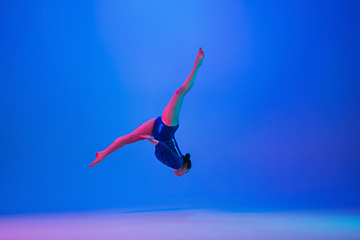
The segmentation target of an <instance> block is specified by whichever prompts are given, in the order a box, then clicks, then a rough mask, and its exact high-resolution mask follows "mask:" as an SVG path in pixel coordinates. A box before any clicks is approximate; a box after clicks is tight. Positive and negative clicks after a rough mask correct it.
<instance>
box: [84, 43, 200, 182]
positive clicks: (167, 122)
mask: <svg viewBox="0 0 360 240" xmlns="http://www.w3.org/2000/svg"><path fill="white" fill-rule="evenodd" d="M203 59H204V52H203V51H202V49H201V48H200V49H199V52H198V55H197V57H196V60H195V64H194V67H193V69H192V70H191V72H190V74H189V76H188V77H187V78H186V80H185V82H184V83H183V84H182V85H181V87H180V88H179V89H178V90H176V92H175V93H174V95H173V96H172V97H171V99H170V102H169V103H168V104H167V106H166V107H165V109H164V111H163V113H162V116H160V117H155V118H153V119H150V120H148V121H147V122H145V123H143V124H141V125H140V126H139V127H137V128H136V129H135V130H134V131H133V132H131V133H129V134H127V135H124V136H121V137H119V138H118V139H116V140H115V141H114V142H113V143H112V144H111V145H110V146H109V147H108V148H106V149H105V150H104V151H101V152H97V153H96V159H95V160H94V161H93V162H92V163H91V164H90V166H89V167H92V166H94V165H96V164H98V163H100V162H101V161H102V160H104V158H105V157H106V156H108V155H109V154H110V153H112V152H115V151H116V150H118V149H120V148H122V147H123V146H125V145H126V144H130V143H134V142H137V141H141V140H144V139H147V140H149V141H150V142H152V143H153V144H154V145H155V156H156V158H157V159H158V160H159V161H161V162H162V163H163V164H165V165H166V166H168V167H171V168H172V169H173V170H174V172H175V175H176V176H179V177H181V176H183V175H184V174H185V173H187V172H188V171H189V170H190V168H191V161H190V154H186V155H185V156H184V155H182V154H181V152H180V149H179V147H178V145H177V142H176V140H175V136H174V134H175V132H176V130H177V129H178V128H179V112H180V109H181V105H182V103H183V100H184V97H185V95H186V93H187V92H188V91H189V90H190V89H191V88H192V86H193V85H194V82H195V77H196V73H197V70H198V69H199V67H200V66H201V64H202V61H203Z"/></svg>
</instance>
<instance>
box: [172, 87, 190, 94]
mask: <svg viewBox="0 0 360 240" xmlns="http://www.w3.org/2000/svg"><path fill="white" fill-rule="evenodd" d="M189 90H190V89H189V88H188V87H184V86H181V87H180V88H179V89H178V90H176V92H175V94H178V95H180V96H181V95H185V94H186V93H187V92H188V91H189Z"/></svg>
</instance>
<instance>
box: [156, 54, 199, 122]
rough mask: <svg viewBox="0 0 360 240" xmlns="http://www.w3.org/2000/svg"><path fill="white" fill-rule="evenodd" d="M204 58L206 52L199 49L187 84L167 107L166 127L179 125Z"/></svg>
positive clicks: (184, 84) (164, 114) (165, 110)
mask: <svg viewBox="0 0 360 240" xmlns="http://www.w3.org/2000/svg"><path fill="white" fill-rule="evenodd" d="M203 58H204V52H203V51H202V49H201V48H200V49H199V52H198V55H197V57H196V60H195V64H194V67H193V69H192V70H191V72H190V74H189V76H188V77H187V78H186V80H185V82H184V83H183V84H182V85H181V87H180V88H179V89H178V90H176V92H175V93H174V95H173V96H172V97H171V99H170V102H169V103H168V104H167V105H166V107H165V109H164V111H163V114H162V121H163V122H164V124H165V125H168V126H176V125H178V124H179V113H180V109H181V106H182V103H183V101H184V97H185V95H186V93H187V92H188V91H190V89H191V88H192V86H193V85H194V82H195V78H196V73H197V70H198V69H199V67H200V66H201V64H202V60H203Z"/></svg>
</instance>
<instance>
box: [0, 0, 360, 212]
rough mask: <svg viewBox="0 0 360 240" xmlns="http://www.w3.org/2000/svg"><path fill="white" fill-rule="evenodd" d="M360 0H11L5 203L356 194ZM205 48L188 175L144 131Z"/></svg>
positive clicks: (164, 202)
mask: <svg viewBox="0 0 360 240" xmlns="http://www.w3.org/2000/svg"><path fill="white" fill-rule="evenodd" d="M359 13H360V2H359V1H320V0H319V1H303V0H301V1H180V2H173V1H115V0H113V1H70V0H69V1H6V0H4V1H0V79H1V85H0V89H1V95H0V112H1V118H0V130H1V135H0V137H1V138H0V152H1V155H0V195H1V197H0V203H1V204H0V214H16V213H29V212H55V211H86V210H97V209H164V208H183V207H185V208H208V207H227V208H229V207H231V208H240V209H243V210H246V209H255V210H259V209H314V208H315V209H316V208H321V209H323V208H337V209H338V208H358V207H360V194H359V193H360V185H359V183H360V174H359V170H360V164H359V160H360V150H359V149H360V148H359V143H360V141H359V140H360V137H359V136H360V125H359V122H360V111H359V109H360V108H359V106H360V97H359V89H360V88H359V87H360V84H359V79H360V68H359V63H360V44H359V43H360V31H359V29H360V28H359V23H360V14H359ZM199 47H202V48H203V50H204V52H205V59H204V62H203V66H202V67H201V68H200V69H199V71H198V75H197V79H196V82H195V85H194V87H193V89H192V90H191V91H190V92H189V93H188V95H187V96H186V98H185V101H184V104H183V108H182V111H181V114H180V128H179V130H178V132H177V133H176V138H177V141H178V143H179V146H180V148H181V150H182V152H183V153H186V152H189V153H191V156H192V157H191V158H192V162H193V169H192V170H191V171H190V172H189V173H188V174H186V175H185V176H184V177H181V178H178V177H176V176H175V175H174V173H173V171H172V170H171V169H169V168H167V167H166V166H164V165H162V164H161V163H160V162H159V161H157V160H156V158H155V156H154V146H153V145H152V144H151V143H149V142H147V141H142V142H139V143H136V144H133V145H128V146H126V147H124V148H123V149H121V150H119V151H117V152H115V153H113V154H111V155H110V156H109V157H108V158H106V159H105V160H104V161H103V162H102V163H100V164H99V165H97V166H95V167H94V168H88V165H89V164H90V163H91V162H92V161H93V160H94V159H95V153H96V152H97V151H100V150H103V149H104V148H106V147H107V146H108V145H109V144H111V143H112V142H113V141H114V140H115V139H116V138H117V137H119V136H120V135H123V134H126V133H128V132H130V131H132V130H133V129H134V128H136V127H137V126H138V125H139V124H141V123H143V122H145V121H146V120H148V119H150V118H152V117H155V116H158V115H160V114H161V113H162V110H163V108H164V107H165V105H166V104H167V102H168V101H169V99H170V97H171V95H172V94H173V92H174V91H175V90H176V89H177V88H178V87H179V86H180V85H181V84H182V82H183V81H184V80H185V78H186V77H187V75H188V73H189V72H190V70H191V68H192V66H193V63H194V60H195V57H196V54H197V51H198V48H199Z"/></svg>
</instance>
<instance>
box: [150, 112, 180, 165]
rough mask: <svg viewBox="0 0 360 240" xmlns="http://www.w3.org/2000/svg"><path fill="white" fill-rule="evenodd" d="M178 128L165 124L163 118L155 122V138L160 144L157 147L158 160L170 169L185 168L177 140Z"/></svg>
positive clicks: (158, 118)
mask: <svg viewBox="0 0 360 240" xmlns="http://www.w3.org/2000/svg"><path fill="white" fill-rule="evenodd" d="M178 128H179V125H177V126H167V125H165V124H164V123H163V121H162V119H161V116H160V117H157V118H156V119H155V122H154V127H153V136H154V139H156V140H158V141H159V143H158V144H157V145H156V146H155V156H156V158H157V159H158V160H159V161H160V162H162V163H163V164H165V165H166V166H168V167H171V168H173V169H180V168H181V167H182V166H183V157H182V156H183V155H182V154H181V152H180V149H179V146H178V144H177V142H176V140H175V136H174V134H175V132H176V130H177V129H178Z"/></svg>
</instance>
